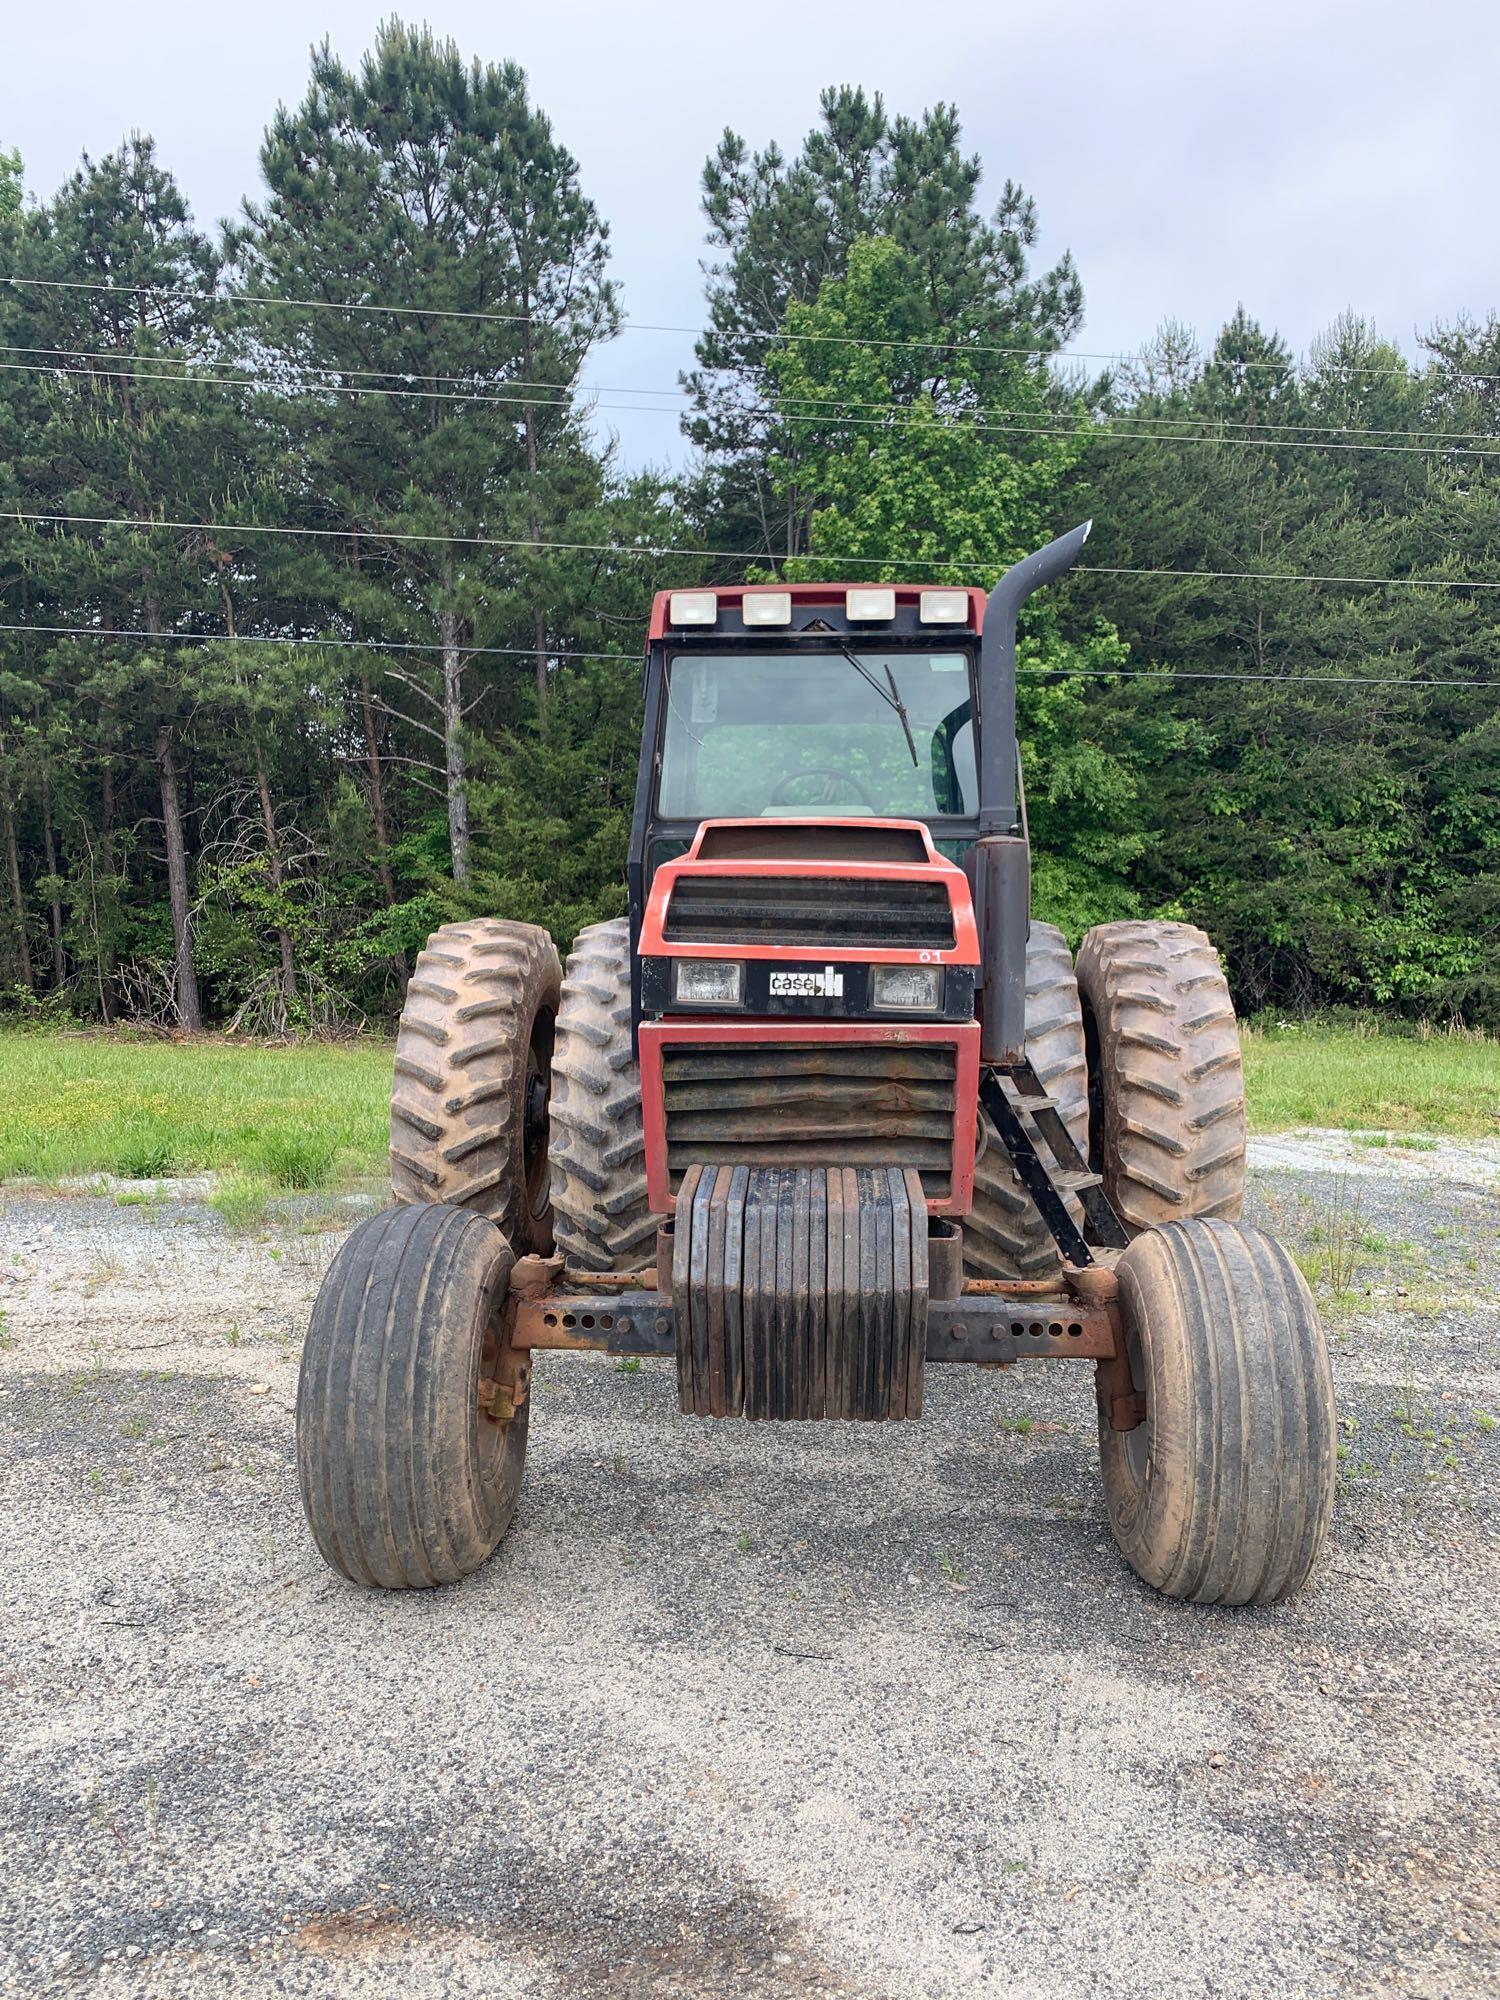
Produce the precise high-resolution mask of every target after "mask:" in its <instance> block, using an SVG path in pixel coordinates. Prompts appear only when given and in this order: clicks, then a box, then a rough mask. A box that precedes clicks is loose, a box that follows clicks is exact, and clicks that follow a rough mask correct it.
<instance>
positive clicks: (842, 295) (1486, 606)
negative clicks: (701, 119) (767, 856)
mask: <svg viewBox="0 0 1500 2000" xmlns="http://www.w3.org/2000/svg"><path fill="white" fill-rule="evenodd" d="M260 166H261V186H260V188H259V190H258V192H257V193H256V194H255V195H254V196H253V197H251V198H250V199H248V200H247V201H246V202H245V204H244V205H243V208H242V210H241V212H240V214H239V215H238V216H237V217H236V218H235V219H234V220H233V221H232V222H230V223H228V224H226V225H224V226H223V227H222V228H221V229H219V230H218V231H217V232H209V231H207V230H205V229H203V228H201V227H200V226H199V225H198V224H197V223H195V221H194V219H193V217H192V216H191V214H190V212H189V210H188V207H187V204H186V202H185V201H184V199H183V197H182V194H181V191H180V189H179V188H178V186H177V184H176V182H175V181H174V179H173V177H172V175H171V173H170V171H169V169H168V167H167V166H166V165H165V164H164V163H163V162H162V161H161V160H160V158H159V157H158V154H157V151H156V148H155V147H154V145H153V144H152V142H151V141H150V139H149V138H145V137H135V138H132V139H131V140H129V141H128V142H127V143H125V144H124V145H122V146H121V147H120V148H119V150H118V151H116V152H114V153H111V154H109V155H107V156H106V157H104V158H103V159H100V160H97V161H94V160H90V159H88V158H85V159H84V160H83V162H82V164H81V166H80V167H79V169H78V171H77V172H76V173H75V174H73V175H72V177H71V178H70V179H69V180H68V181H67V183H66V184H65V185H64V186H63V187H62V188H61V189H59V190H58V191H57V192H56V194H55V195H54V196H53V197H52V198H51V199H50V200H38V199H35V198H33V197H30V196H28V195H27V194H26V193H25V192H24V168H23V163H22V162H21V160H20V159H19V158H18V157H17V156H16V155H15V154H14V153H11V154H9V155H6V154H3V153H0V362H3V363H4V367H3V368H0V626H3V627H4V628H5V629H3V630H0V845H3V849H4V854H3V861H0V868H3V874H4V884H3V888H0V909H3V926H0V994H3V996H4V1001H5V1004H6V1005H7V1006H8V1007H10V1008H12V1009H15V1010H19V1011H23V1012H27V1013H47V1012H54V1013H57V1014H67V1015H70V1016H74V1017H80V1018H86V1019H98V1020H101V1021H104V1022H111V1021H116V1020H121V1019H134V1020H145V1021H150V1022H155V1023H158V1024H160V1025H162V1026H172V1027H177V1028H182V1029H187V1030H193V1029H196V1028H199V1027H201V1026H202V1025H203V1024H204V1022H205V1021H215V1022H230V1023H234V1024H235V1025H236V1026H237V1027H239V1028H240V1029H241V1030H243V1031H246V1032H271V1033H280V1032H285V1031H287V1030H311V1031H332V1030H337V1029H340V1028H347V1027H350V1026H354V1025H358V1024H360V1023H362V1022H378V1021H380V1020H382V1019H384V1018H388V1017H389V1016H390V1015H391V1014H392V1012H393V1011H394V1010H395V1009H396V1008H398V1007H399V1004H400V997H401V992H402V989H403V985H404V981H405V978H406V976H407V972H408V969H409V966H410V964H411V961H412V957H413V955H414V953H415V951H416V950H417V949H418V948H419V947H420V944H421V942H422V940H423V938H424V937H425V936H426V934H427V932H428V931H429V930H430V929H431V928H432V927H433V926H434V925H435V924H436V923H438V922H441V921H443V920H444V919H446V918H448V917H451V916H456V915H463V914H470V913H473V912H476V911H483V912H489V913H494V914H500V915H505V916H511V917H519V918H525V919H528V920H531V921H535V922H539V923H543V924H546V925H548V926H549V927H550V928H551V929H552V930H553V932H554V933H555V934H556V935H557V936H558V937H559V939H560V940H562V941H563V942H564V943H566V941H567V939H568V938H569V937H571V935H572V934H573V932H574V931H576V930H577V929H578V928H579V927H580V926H581V925H582V924H583V923H585V922H587V921H590V920H591V919H593V918H595V917H597V916H600V915H609V914H613V913H615V912H617V911H618V910H620V909H621V908H623V904H624V887H623V862H624V852H625V843H626V838H627V833H628V826H629V816H630V805H631V800H632V796H633V786H634V777H635V763H636V756H637V751H638V743H639V727H640V714H639V665H638V662H639V654H640V646H641V639H642V632H643V627H644V620H645V615H646V610H647V607H648V605H649V600H650V594H651V592H652V591H653V590H654V589H657V588H663V587H671V586H674V585H680V584H685V583H694V582H714V581H718V580H727V579H736V578H742V577H744V576H746V575H747V574H748V575H752V576H756V575H758V576H775V575H785V576H792V577H816V576H838V575H852V576H855V577H858V578H860V579H868V580H871V581H876V580H882V579H890V578H896V577H912V576H915V577H918V578H920V579H922V580H927V581H931V582H934V583H941V582H963V583H984V584H988V583H989V582H991V581H992V580H993V578H994V577H995V575H997V574H998V572H999V571H1000V570H1001V569H1002V568H1003V567H1005V566H1006V564H1008V563H1009V562H1010V561H1013V560H1014V559H1015V558H1016V557H1017V556H1018V555H1020V554H1022V553H1024V552H1025V551H1026V550H1027V549H1028V548H1030V547H1033V546H1035V545H1036V544H1038V543H1040V542H1042V541H1045V540H1046V539H1048V537H1049V536H1051V535H1052V534H1054V533H1057V532H1059V531H1060V530H1061V529H1063V528H1065V527H1067V526H1070V525H1072V523H1073V522H1074V521H1076V520H1078V519H1081V518H1083V517H1084V516H1086V515H1092V516H1093V517H1094V520H1095V523H1096V526H1095V533H1094V535H1093V537H1092V539H1091V541H1090V543H1089V545H1088V550H1087V563H1088V567H1087V568H1086V569H1085V570H1083V571H1082V572H1081V573H1079V574H1077V575H1076V576H1075V577H1074V578H1073V579H1072V580H1071V581H1070V583H1069V585H1068V586H1067V588H1066V589H1065V590H1064V591H1062V592H1059V593H1057V594H1055V598H1054V600H1053V601H1049V602H1047V603H1045V604H1042V605H1039V606H1038V607H1037V608H1036V609H1035V610H1034V611H1033V612H1032V613H1031V614H1030V616H1029V623H1028V626H1027V629H1026V633H1025V638H1024V643H1023V646H1022V665H1023V685H1022V692H1021V718H1022V748H1023V755H1024V766H1025V774H1026V782H1027V797H1028V808H1029V816H1030V825H1031V830H1032V838H1033V843H1034V848H1035V855H1036V885H1035V901H1036V905H1037V908H1038V911H1039V913H1040V914H1043V915H1046V916H1049V917H1052V918H1054V919H1056V920H1058V921H1061V922H1062V923H1063V924H1064V925H1065V926H1067V927H1068V928H1069V929H1070V930H1071V931H1072V932H1074V933H1075V934H1076V933H1077V932H1079V931H1080V930H1082V929H1083V928H1085V927H1086V926H1087V925H1088V924H1089V923H1092V922H1095V921H1098V920H1100V919H1103V918H1108V917H1114V916H1120V915H1126V914H1133V913H1137V912H1160V913H1169V914H1178V915H1183V916H1187V917H1190V918H1193V919H1195V920H1197V921H1201V922H1203V923H1205V924H1206V925H1207V927H1208V928H1210V929H1211V930H1212V932H1213V933H1214V935H1215V937H1216V938H1217V939H1218V941H1219V942H1220V943H1221V945H1222V946H1223V948H1224V950H1225V952H1226V956H1227V958H1228V962H1229V966H1230V969H1231V974H1232V977H1233V980H1234V983H1235V986H1236V989H1237V993H1238V997H1239V998H1240V1000H1241V1002H1242V1004H1244V1005H1245V1006H1247V1007H1250V1008H1260V1007H1269V1006H1276V1007H1283V1008H1300V1007H1306V1006H1326V1005H1330V1004H1352V1005H1359V1006H1379V1007H1387V1008H1396V1009H1401V1010H1404V1011H1407V1012H1409V1013H1413V1014H1423V1015H1429V1016H1434V1017H1438V1018H1457V1019H1463V1020H1466V1021H1469V1022H1471V1023H1475V1024H1479V1025H1486V1026H1490V1027H1497V1026H1500V976H1497V973H1496V969H1495V960H1496V952H1495V938H1496V932H1497V923H1500V893H1497V881H1500V872H1497V866H1496V863H1497V859H1500V803H1497V788H1496V782H1495V779H1496V772H1497V747H1500V738H1497V729H1500V725H1497V721H1496V712H1495V702H1494V693H1493V690H1494V684H1495V655H1496V645H1497V623H1496V616H1497V611H1500V595H1497V592H1496V589H1495V586H1496V585H1497V584H1500V528H1497V525H1496V505H1495V503H1496V498H1497V480H1496V476H1495V472H1494V470H1493V468H1494V467H1495V465H1496V462H1497V459H1500V421H1497V420H1500V321H1496V320H1495V319H1493V318H1492V319H1491V320H1490V321H1489V322H1488V323H1487V324H1483V325H1476V324H1473V323H1470V322H1467V321H1463V320H1459V321H1457V322H1455V323H1453V324H1452V325H1448V326H1438V327H1435V328H1433V329H1432V330H1431V331H1430V332H1429V333H1428V335H1427V336H1426V337H1425V339H1424V340H1423V342H1422V344H1421V359H1420V361H1417V362H1413V361H1411V360H1409V359H1408V358H1407V357H1406V356H1404V355H1403V353H1402V352H1401V351H1400V350H1399V349H1398V348H1397V347H1395V346H1394V345H1392V344H1390V343H1389V342H1387V341H1385V340H1383V339H1381V338H1380V337H1379V336H1378V335H1377V333H1376V332H1375V330H1374V329H1373V328H1372V327H1371V326H1369V325H1368V324H1367V323H1365V322H1364V321H1362V320H1360V319H1358V318H1357V317H1355V316H1353V315H1350V316H1348V317H1346V318H1344V319H1343V320H1341V321H1340V322H1339V323H1338V324H1337V325H1335V326H1334V327H1333V328H1331V329H1330V330H1329V331H1328V333H1327V334H1326V335H1325V336H1324V337H1323V338H1322V339H1321V340H1320V341H1318V342H1317V343H1316V344H1315V345H1314V347H1313V349H1312V350H1311V352H1310V353H1309V354H1308V355H1307V356H1306V357H1304V358H1301V359H1298V358H1296V357H1294V356H1293V355H1292V354H1291V353H1290V352H1289V351H1288V349H1287V347H1286V346H1285V344H1284V343H1283V342H1282V341H1281V340H1280V339H1278V338H1277V337H1276V335H1275V334H1274V333H1272V332H1269V331H1267V330H1265V329H1263V328H1262V327H1260V326H1259V325H1258V324H1257V323H1256V322H1255V321H1254V320H1253V319H1251V318H1250V317H1248V316H1247V315H1246V314H1245V313H1244V312H1243V311H1241V312H1239V313H1237V314H1236V315H1235V317H1234V318H1233V319H1232V320H1231V321H1230V323H1229V324H1228V325H1227V326H1225V327H1224V328H1223V330H1222V331H1221V332H1220V334H1219V335H1218V337H1217V339H1216V340H1215V342H1214V343H1213V345H1212V347H1211V348H1210V349H1209V350H1208V351H1206V352H1200V351H1199V350H1198V348H1197V346H1196V344H1195V342H1194V340H1193V338H1192V337H1191V335H1189V334H1188V333H1187V332H1186V331H1185V330H1183V329H1181V328H1178V327H1174V326H1170V325H1168V326H1166V327H1164V328H1163V329H1162V330H1161V331H1160V332H1159V333H1158V335H1157V336H1156V338H1155V339H1154V341H1153V342H1152V344H1151V345H1150V346H1149V347H1148V348H1147V349H1146V350H1145V351H1144V352H1143V353H1142V354H1141V355H1140V356H1138V357H1136V358H1135V359H1134V360H1132V361H1130V362H1128V363H1120V364H1113V365H1110V366H1109V367H1107V368H1098V369H1094V370H1092V372H1091V371H1090V370H1089V369H1087V368H1085V367H1084V366H1083V365H1082V364H1081V363H1080V362H1078V361H1076V360H1073V359H1071V358H1070V356H1069V353H1068V350H1069V349H1070V346H1071V344H1072V343H1073V342H1074V341H1075V339H1076V338H1077V336H1078V335H1079V333H1080V331H1081V329H1082V327H1083V323H1084V322H1083V311H1084V304H1083V292H1082V287H1081V283H1080V279H1079V276H1078V274H1077V272H1076V271H1075V270H1074V268H1073V265H1072V263H1071V261H1070V260H1069V259H1067V258H1064V259H1063V260H1062V261H1061V262H1060V263H1059V264H1058V265H1057V266H1056V267H1055V268H1053V269H1051V270H1049V271H1045V272H1038V271H1036V270H1034V269H1033V264H1034V256H1033V252H1034V245H1035V239H1036V233H1037V217H1036V210H1035V206H1034V203H1033V201H1032V200H1031V198H1030V197H1029V196H1028V195H1027V194H1026V193H1025V192H1024V190H1022V189H1020V188H1018V187H1015V186H1013V185H1011V184H1007V185H1006V186H1005V188H1004V190H1003V193H1002V196H1001V199H1000V201H999V204H998V206H997V208H996V209H995V210H994V212H993V213H990V214H986V213H984V212H983V211H982V210H981V208H980V205H979V199H978V187H979V181H980V172H981V167H980V162H979V161H978V159H977V158H975V157H974V156H972V155H969V154H966V153H965V152H964V150H963V147H962V135H961V131H960V127H959V122H958V118H957V114H956V113H955V111H954V110H953V109H952V108H951V107H948V106H942V105H940V106H937V107H935V108H934V109H932V110H929V111H927V112H925V113H923V114H922V115H921V116H920V117H916V118H901V117H895V118H893V117H890V116H889V115H888V114H887V112H886V110H885V108H884V106H883V105H882V103H881V102H880V100H879V99H878V98H870V97H868V96H867V95H866V94H865V93H863V92H861V91H858V90H851V89H834V90H829V91H828V92H826V93H825V94H824V97H823V100H822V106H821V115H820V119H819V122H818V124H817V126H816V127H815V129H814V130H813V131H812V132H811V133H810V134H809V135H808V137H807V139H806V141H805V142H804V144H803V145H802V147H801V148H800V149H799V151H798V152H797V153H796V154H794V155H790V156H789V155H786V154H784V153H783V152H782V151H781V150H780V149H779V148H778V147H776V146H775V145H774V144H768V145H767V146H766V147H765V148H764V149H763V150H760V151H754V150H752V149H751V148H749V147H747V145H746V143H745V142H744V140H742V139H741V138H740V137H739V136H738V135H736V134H734V133H729V132H726V134H725V135H724V138H723V140H722V141H721V143H720V144H719V146H718V147H717V148H716V150H715V152H714V154H713V156H712V157H711V158H710V159H709V160H708V162H707V163H706V165H705V169H704V175H703V184H702V195H703V212H704V217H705V222H706V227H707V232H708V240H709V243H710V246H711V250H712V255H711V259H710V261H709V263H708V265H707V266H706V301H705V305H706V312H705V326H704V330H703V333H702V335H701V337H700V338H699V340H698V343H697V348H696V360H695V366H694V367H693V369H692V370H691V371H689V373H688V374H687V375H686V376H685V377H684V378H683V381H682V385H681V386H682V390H683V394H684V408H685V415H684V417H683V419H682V421H683V428H684V430H685V432H686V435H687V437H688V439H689V440H690V442H691V444H692V446H693V447H694V450H693V455H692V459H691V462H690V465H689V469H688V470H687V471H686V472H685V473H682V474H678V475H669V474H668V473H666V472H661V471H646V472H636V473H631V472H629V471H627V470H626V469H624V468H622V467H621V465H620V463H619V461H618V456H617V453H616V451H615V449H614V447H613V445H612V444H611V443H610V442H608V441H607V440H604V441H601V437H600V433H599V429H598V427H597V424H596V421H595V420H594V418H593V413H592V409H591V397H590V392H589V390H588V388H587V386H586V376H585V369H586V367H587V364H588V363H589V361H590V359H591V357H593V356H595V355H596V354H598V353H599V352H600V350H601V349H602V348H603V346H604V345H605V344H606V343H607V342H609V341H610V340H611V339H613V338H615V337H616V336H617V335H618V334H620V332H621V329H622V326H623V324H624V316H623V309H622V303H621V301H620V299H619V297H618V294H617V291H616V288H615V286H614V284H613V282H612V280H611V277H610V269H609V231H608V224H607V221H606V220H605V218H604V217H603V216H602V215H601V214H600V212H599V210H598V209H597V207H596V206H595V204H594V202H593V201H592V200H591V199H590V198H589V196H588V194H587V193H586V192H585V176H584V173H583V172H582V170H581V169H580V166H579V163H578V162H577V161H576V160H575V159H574V157H573V155H572V154H571V153H570V152H569V151H568V149H567V148H566V147H565V146H564V145H563V144H562V142H561V140H560V138H559V137H558V135H557V134H556V133H555V131H554V129H553V127H552V125H551V122H550V120H549V119H548V118H547V117H546V115H545V113H544V112H543V111H542V110H541V109H540V108H539V107H538V106H537V105H536V104H535V103H534V102H533V101H532V99H531V96H530V93H529V90H528V86H527V82H526V78H525V76H524V75H523V74H522V72H521V71H520V70H519V69H517V68H516V67H515V66H514V65H513V64H509V63H500V64H490V63H485V62H480V61H472V62H467V61H465V59H464V58H463V57H462V56H461V55H460V53H459V52H458V51H457V50H456V49H455V48H454V47H453V46H452V45H451V44H448V43H444V42H441V41H439V40H437V39H435V38H434V37H433V36H432V35H431V34H430V33H429V32H428V31H427V30H425V29H413V28H408V27H405V26H403V25H402V24H400V23H399V22H392V23H390V24H388V25H387V26H386V27H385V28H384V29H382V31H381V34H380V37H379V40H378V41H377V43H376V45H375V47H374V48H373V49H372V50H371V51H370V52H369V53H368V54H367V55H366V56H365V57H364V58H363V60H362V61H361V62H360V63H359V64H358V65H356V66H350V65H347V64H345V63H344V62H342V61H341V60H340V59H339V58H338V57H337V56H336V55H335V53H334V52H333V51H332V49H331V48H330V47H329V46H328V45H326V44H325V45H324V46H323V47H321V48H319V49H317V50H315V51H314V53H313V57H312V65H311V75H310V79H309V85H308V90H307V93H306V96H305V97H304V99H303V100H302V102H301V103H300V104H299V105H298V106H297V107H295V108H294V109H286V108H284V107H283V108H281V109H278V110H277V112H276V114H275V116H274V117H273V119H272V120H271V123H270V125H269V126H268V128H267V131H266V135H265V140H264V144H263V146H262V149H261V158H260ZM704 550H710V551H714V552H715V553H713V554H712V555H709V556H705V555H702V554H693V553H682V552H683V551H688V552H691V551H704ZM1419 579H1420V581H1417V580H1419Z"/></svg>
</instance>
